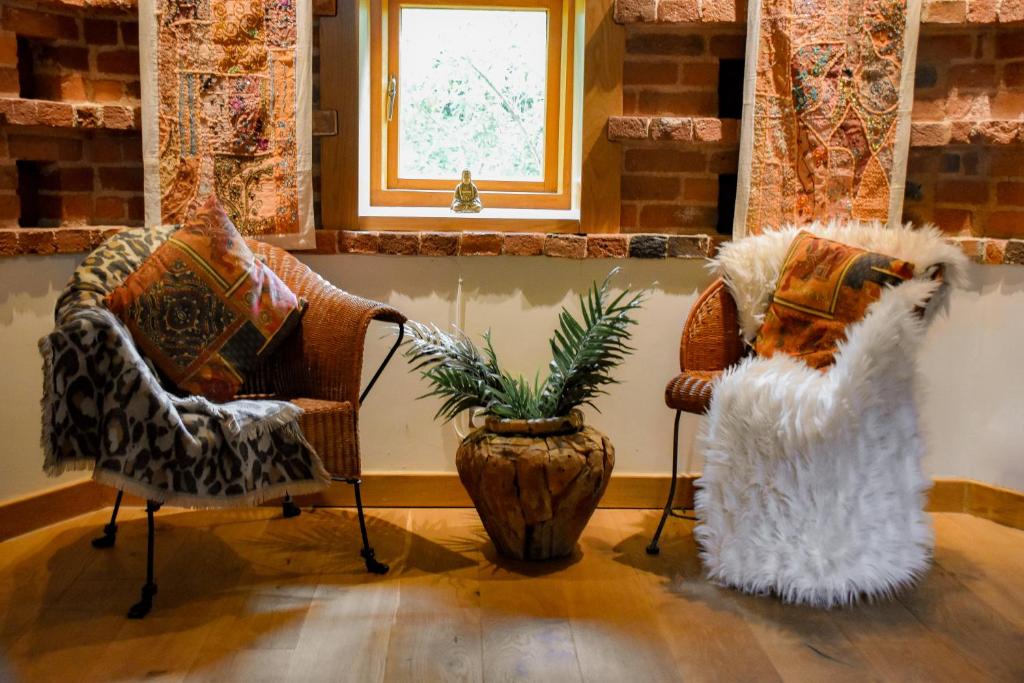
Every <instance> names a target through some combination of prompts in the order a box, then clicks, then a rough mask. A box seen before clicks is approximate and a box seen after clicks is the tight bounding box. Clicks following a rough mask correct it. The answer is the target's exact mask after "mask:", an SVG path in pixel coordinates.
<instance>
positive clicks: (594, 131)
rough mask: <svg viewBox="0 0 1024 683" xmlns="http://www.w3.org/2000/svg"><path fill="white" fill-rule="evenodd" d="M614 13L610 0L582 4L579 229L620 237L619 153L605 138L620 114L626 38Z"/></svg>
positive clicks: (619, 148)
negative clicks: (583, 15)
mask: <svg viewBox="0 0 1024 683" xmlns="http://www.w3.org/2000/svg"><path fill="white" fill-rule="evenodd" d="M581 1H582V0H581ZM614 11H615V0H586V20H585V21H586V30H585V36H586V43H585V48H584V58H583V169H582V187H581V188H580V194H581V196H580V229H581V231H582V232H588V233H589V232H619V214H620V210H621V209H620V207H621V202H620V192H621V185H620V176H621V173H622V170H621V169H622V166H621V158H622V150H621V147H620V146H619V145H618V144H616V143H614V142H612V141H611V140H609V139H608V119H609V118H610V117H612V116H617V115H619V114H621V113H622V64H623V58H624V54H625V46H626V37H625V30H624V29H623V27H622V26H620V25H618V24H616V23H615V21H614V20H613V16H612V15H613V14H614Z"/></svg>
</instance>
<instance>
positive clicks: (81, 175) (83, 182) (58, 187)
mask: <svg viewBox="0 0 1024 683" xmlns="http://www.w3.org/2000/svg"><path fill="white" fill-rule="evenodd" d="M39 189H41V190H53V191H58V192H92V189H93V172H92V169H91V168H89V167H88V166H80V167H77V168H54V169H52V170H51V171H50V172H48V173H43V174H42V175H41V177H40V178H39Z"/></svg>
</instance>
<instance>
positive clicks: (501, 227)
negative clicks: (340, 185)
mask: <svg viewBox="0 0 1024 683" xmlns="http://www.w3.org/2000/svg"><path fill="white" fill-rule="evenodd" d="M358 226H359V229H361V230H398V231H416V232H422V231H445V232H448V231H469V230H475V231H481V230H483V231H496V232H545V233H547V232H551V233H576V232H580V215H579V211H551V210H541V209H487V208H485V209H484V210H483V211H481V212H480V213H453V212H452V211H451V210H450V209H448V208H441V207H391V206H389V207H371V208H364V209H363V210H362V211H361V212H360V216H359V223H358Z"/></svg>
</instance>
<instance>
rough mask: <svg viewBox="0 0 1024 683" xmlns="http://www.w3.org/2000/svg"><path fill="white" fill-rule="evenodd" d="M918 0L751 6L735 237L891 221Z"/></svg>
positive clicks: (783, 0) (902, 157) (780, 1)
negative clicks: (785, 228)
mask: <svg viewBox="0 0 1024 683" xmlns="http://www.w3.org/2000/svg"><path fill="white" fill-rule="evenodd" d="M920 13H921V5H920V0H850V1H848V2H846V1H844V2H840V1H839V0H752V2H751V3H750V5H749V11H748V17H747V27H748V35H747V57H746V72H745V76H744V85H743V88H744V92H743V126H742V131H741V135H740V166H739V175H738V186H737V193H736V216H735V220H734V223H733V234H734V236H735V237H742V236H743V235H749V234H758V233H760V232H762V231H763V230H764V229H766V228H771V227H779V226H782V225H784V224H788V223H793V224H801V223H807V222H809V221H812V220H823V219H830V218H852V219H877V220H881V221H883V222H888V223H889V224H890V225H891V224H895V223H898V222H899V221H900V214H901V212H902V208H903V184H904V180H905V178H906V160H907V152H908V149H909V146H910V108H911V105H912V104H913V88H914V61H915V57H916V53H917V31H918V24H919V21H920Z"/></svg>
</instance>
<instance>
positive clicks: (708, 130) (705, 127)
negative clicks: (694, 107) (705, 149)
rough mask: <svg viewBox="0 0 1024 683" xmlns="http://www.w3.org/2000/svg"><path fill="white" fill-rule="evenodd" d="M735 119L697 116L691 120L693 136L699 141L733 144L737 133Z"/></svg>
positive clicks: (737, 128)
mask: <svg viewBox="0 0 1024 683" xmlns="http://www.w3.org/2000/svg"><path fill="white" fill-rule="evenodd" d="M738 123H739V122H738V121H736V120H735V119H718V118H698V119H694V120H693V137H694V138H695V139H696V140H699V141H700V142H721V143H723V144H735V143H736V140H737V136H738V135H739V132H738V131H739V127H738V125H737V124H738Z"/></svg>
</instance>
